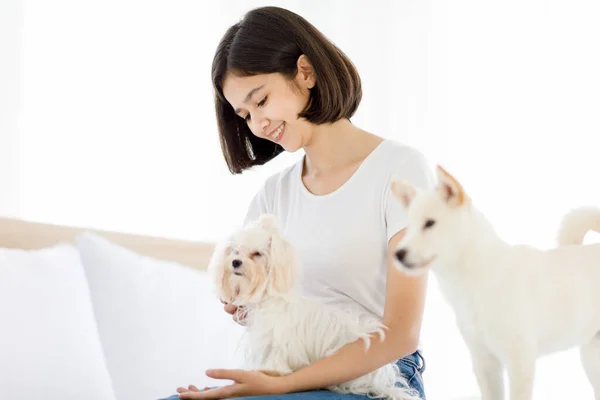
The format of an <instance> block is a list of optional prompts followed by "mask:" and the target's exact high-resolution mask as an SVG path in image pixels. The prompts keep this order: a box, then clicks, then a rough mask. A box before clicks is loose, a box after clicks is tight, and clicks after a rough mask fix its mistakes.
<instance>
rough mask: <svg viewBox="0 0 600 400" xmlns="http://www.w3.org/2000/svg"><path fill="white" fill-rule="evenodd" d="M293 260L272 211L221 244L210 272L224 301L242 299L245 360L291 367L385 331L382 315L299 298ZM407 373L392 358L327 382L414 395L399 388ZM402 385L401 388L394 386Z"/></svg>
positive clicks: (399, 399) (260, 366)
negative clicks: (362, 373) (354, 376)
mask: <svg viewBox="0 0 600 400" xmlns="http://www.w3.org/2000/svg"><path fill="white" fill-rule="evenodd" d="M299 269H300V267H299V261H298V258H297V256H296V253H295V249H294V247H293V246H292V245H291V244H290V243H289V242H288V241H287V240H286V239H285V238H284V236H283V235H282V233H281V232H280V229H279V226H278V222H277V220H276V219H275V217H273V216H271V215H263V216H261V217H259V218H258V219H257V220H256V221H253V222H250V223H249V224H247V225H246V226H244V227H242V228H240V229H239V230H237V231H235V232H234V233H233V234H232V235H231V236H230V237H229V238H228V239H227V240H225V241H224V242H222V243H220V244H219V245H218V247H217V249H216V250H215V253H214V255H213V258H212V260H211V263H210V266H209V271H210V273H211V274H212V276H213V278H214V283H215V286H216V288H217V291H218V294H219V296H220V297H221V299H222V300H225V301H227V302H230V303H232V304H235V305H237V306H238V307H240V306H243V307H244V309H245V312H246V313H247V314H246V316H245V325H246V327H247V333H246V339H247V343H245V345H246V351H247V355H246V363H247V364H248V365H247V367H248V368H251V369H256V370H262V371H269V372H271V373H273V372H274V373H277V374H280V375H285V374H289V373H291V372H293V371H296V370H298V369H301V368H303V367H306V366H308V365H309V364H312V363H314V362H315V361H317V360H319V359H322V358H324V357H327V356H329V355H331V354H332V353H334V352H335V351H336V350H338V349H339V348H341V347H343V346H344V345H345V344H347V343H350V342H353V341H356V340H358V339H362V340H364V342H365V346H367V347H368V346H369V344H370V340H371V337H370V334H371V333H374V332H378V334H379V335H380V337H381V339H383V337H384V330H385V326H384V325H382V323H381V320H380V319H378V318H376V317H374V316H372V315H370V314H368V313H367V312H365V311H361V310H360V309H359V308H358V307H357V308H356V309H353V310H342V309H339V308H336V307H334V306H331V305H327V304H323V303H322V302H319V301H317V300H313V299H310V298H305V297H302V296H301V295H300V294H299V291H298V287H297V284H298V280H299ZM406 383H407V382H406V379H405V377H403V376H402V375H401V374H400V372H399V369H398V367H397V366H396V365H395V364H389V365H385V366H383V367H381V368H379V369H377V370H375V371H373V372H371V373H369V374H367V375H365V376H362V377H360V378H358V379H354V380H352V381H349V382H345V383H343V384H341V385H336V386H333V387H328V388H327V389H329V390H331V391H335V392H340V393H356V394H367V395H369V396H372V397H383V398H388V399H395V400H411V399H415V400H416V399H419V396H418V393H417V392H416V391H413V390H409V389H405V387H406ZM396 384H403V385H404V387H402V388H401V387H397V386H396Z"/></svg>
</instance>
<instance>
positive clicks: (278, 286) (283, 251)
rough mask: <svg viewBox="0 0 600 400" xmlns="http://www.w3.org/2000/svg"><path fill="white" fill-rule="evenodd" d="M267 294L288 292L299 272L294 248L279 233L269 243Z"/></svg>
mask: <svg viewBox="0 0 600 400" xmlns="http://www.w3.org/2000/svg"><path fill="white" fill-rule="evenodd" d="M269 253H270V254H269V266H268V268H269V270H268V278H267V279H268V283H267V292H268V293H269V294H270V295H275V294H284V293H287V292H289V291H290V290H291V289H292V287H293V286H294V284H295V283H296V279H297V276H298V272H299V270H300V266H299V264H298V263H299V261H298V257H297V255H296V250H295V248H294V246H292V244H291V243H290V242H288V241H287V239H286V238H285V237H284V236H283V235H282V234H281V233H279V232H273V234H272V235H271V241H270V251H269Z"/></svg>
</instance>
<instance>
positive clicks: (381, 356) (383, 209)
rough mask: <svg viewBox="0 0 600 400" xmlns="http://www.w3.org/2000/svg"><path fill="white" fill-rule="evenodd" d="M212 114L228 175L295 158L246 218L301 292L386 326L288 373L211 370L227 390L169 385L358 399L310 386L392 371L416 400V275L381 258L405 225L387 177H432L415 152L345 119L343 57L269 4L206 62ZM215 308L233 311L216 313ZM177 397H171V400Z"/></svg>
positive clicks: (203, 395) (419, 181) (427, 180)
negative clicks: (297, 269) (280, 255)
mask: <svg viewBox="0 0 600 400" xmlns="http://www.w3.org/2000/svg"><path fill="white" fill-rule="evenodd" d="M212 79H213V84H214V88H215V93H216V97H215V103H216V113H217V120H218V126H219V133H220V138H221V144H222V149H223V154H224V156H225V160H226V162H227V164H228V166H229V169H230V170H231V172H232V173H241V172H243V171H244V170H246V169H248V168H250V167H253V166H257V165H262V164H264V163H266V162H268V161H269V160H271V159H273V158H274V157H276V156H277V155H278V154H280V153H281V152H282V151H289V152H295V151H298V150H303V151H304V157H303V158H302V159H301V160H300V161H299V162H298V163H296V164H294V165H292V166H290V167H288V168H286V169H284V170H283V171H281V172H279V173H277V174H275V175H273V176H271V177H270V178H269V179H268V180H267V181H266V182H265V184H264V185H263V187H262V188H261V189H260V190H259V191H258V193H257V194H256V196H255V198H254V200H253V201H252V203H251V204H250V207H249V210H248V214H247V219H248V220H250V219H254V218H256V217H257V216H258V215H259V214H261V213H272V214H275V215H276V216H277V217H278V218H279V220H280V222H281V224H282V228H283V229H284V232H285V234H286V236H287V237H288V238H289V239H290V240H291V241H292V242H293V243H294V245H295V246H296V247H297V248H298V251H299V254H300V256H301V259H302V264H303V267H304V270H303V275H304V279H303V289H304V291H305V293H307V294H309V295H313V296H316V297H318V298H320V299H322V300H323V301H326V302H332V303H334V304H339V305H340V306H344V305H345V304H349V303H353V304H359V305H360V306H362V307H364V308H365V309H367V310H369V311H370V312H372V313H373V314H375V315H377V316H379V317H381V318H382V319H383V322H384V323H385V324H386V325H387V326H388V327H389V328H390V331H389V333H388V334H387V337H386V339H385V340H384V341H382V342H379V341H373V344H372V346H371V348H370V349H369V350H368V351H366V352H365V350H364V347H363V345H362V343H360V342H354V343H349V344H348V345H346V346H345V347H343V348H342V349H341V350H339V351H338V352H337V353H335V354H333V355H332V356H330V357H328V358H326V359H323V360H320V361H318V362H316V363H314V364H312V365H310V366H308V367H306V368H304V369H302V370H300V371H297V372H295V373H293V374H291V375H287V376H277V377H276V376H268V375H265V374H263V373H261V372H258V371H241V370H212V371H208V372H207V374H208V375H209V376H210V377H213V378H216V379H228V380H233V381H234V382H233V384H231V385H225V386H222V387H219V388H214V389H209V390H202V391H201V390H199V389H198V388H196V387H195V386H193V385H191V386H189V387H188V388H178V389H177V391H178V392H179V398H182V399H219V398H227V397H246V396H268V400H273V399H278V398H280V397H281V398H283V397H285V398H286V399H287V398H289V399H290V400H292V399H291V397H296V398H298V397H302V400H304V398H305V397H306V398H328V399H332V400H338V399H339V400H346V399H348V400H352V398H353V397H354V398H356V399H363V400H364V399H365V397H364V396H358V395H357V396H354V395H343V394H337V393H333V392H329V391H326V390H320V388H323V387H326V386H328V385H332V384H336V383H341V382H345V381H348V380H351V379H354V378H357V377H359V376H361V375H364V374H366V373H368V372H370V371H372V370H374V369H376V368H378V367H380V366H382V365H384V364H385V363H392V362H396V363H397V364H398V366H399V367H400V369H401V370H402V372H403V373H404V374H405V375H406V376H407V378H408V379H409V384H410V386H411V387H413V388H415V389H417V390H418V391H419V392H420V393H421V395H422V397H423V399H425V393H424V389H423V381H422V376H421V374H422V372H423V370H424V359H423V357H422V355H421V352H420V350H419V335H420V328H421V320H422V315H423V310H424V303H425V292H426V284H427V277H426V276H423V277H418V278H417V277H409V276H406V275H404V274H403V273H402V272H399V271H397V270H396V269H395V267H394V265H393V259H392V256H391V255H392V254H393V252H394V248H395V246H396V244H397V243H398V241H399V240H400V238H401V237H402V235H403V228H404V225H405V223H406V216H405V214H404V212H403V210H402V208H401V205H400V203H399V202H398V201H397V200H396V199H394V198H393V196H392V195H391V193H390V182H391V180H392V179H407V180H409V181H411V182H412V183H413V184H415V185H417V186H420V187H423V188H427V187H430V186H431V185H433V184H434V177H433V174H432V171H431V169H430V167H429V165H428V163H427V161H426V159H425V158H424V157H423V155H422V154H421V153H420V152H418V151H416V150H415V149H413V148H411V147H408V146H405V145H402V144H400V143H397V142H394V141H392V140H386V139H383V138H381V137H379V136H376V135H374V134H372V133H369V132H366V131H364V130H362V129H360V128H359V127H357V126H355V125H353V124H352V122H350V118H351V117H352V115H353V114H354V113H355V111H356V109H357V107H358V105H359V103H360V100H361V95H362V91H361V82H360V78H359V75H358V73H357V71H356V69H355V67H354V65H353V64H352V62H351V61H350V60H349V59H348V58H347V57H346V55H345V54H344V53H343V52H342V51H341V50H340V49H338V48H337V47H336V46H334V45H333V44H332V43H331V42H330V41H329V40H327V38H325V37H324V36H323V34H322V33H320V32H319V31H318V30H317V29H316V28H315V27H313V26H312V25H311V24H310V23H309V22H307V21H306V20H305V19H303V18H302V17H300V16H298V15H296V14H294V13H292V12H290V11H287V10H285V9H281V8H277V7H264V8H258V9H255V10H252V11H250V12H249V13H248V14H246V15H245V17H244V18H243V20H242V21H241V22H239V23H236V24H235V25H233V26H231V27H230V28H229V29H228V30H227V32H226V33H225V35H224V37H223V38H222V40H221V42H220V44H219V46H218V48H217V51H216V54H215V57H214V61H213V69H212ZM225 311H227V312H228V313H230V314H232V315H233V314H234V313H235V311H236V310H235V307H233V306H231V305H228V304H226V305H225ZM174 398H177V395H175V396H174Z"/></svg>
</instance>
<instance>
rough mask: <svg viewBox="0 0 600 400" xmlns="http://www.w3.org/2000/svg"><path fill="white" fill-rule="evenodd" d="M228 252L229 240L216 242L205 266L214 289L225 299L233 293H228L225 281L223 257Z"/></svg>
mask: <svg viewBox="0 0 600 400" xmlns="http://www.w3.org/2000/svg"><path fill="white" fill-rule="evenodd" d="M230 252H231V247H230V245H229V242H221V243H218V244H217V245H216V246H215V249H214V251H213V253H212V256H211V259H210V261H209V263H208V267H207V273H208V275H209V276H210V278H211V281H212V283H213V288H214V291H215V292H216V293H217V294H218V296H219V297H220V298H221V299H222V300H225V301H230V300H231V297H232V295H233V293H229V286H228V285H227V284H226V282H225V258H226V257H227V256H228V255H229V253H230Z"/></svg>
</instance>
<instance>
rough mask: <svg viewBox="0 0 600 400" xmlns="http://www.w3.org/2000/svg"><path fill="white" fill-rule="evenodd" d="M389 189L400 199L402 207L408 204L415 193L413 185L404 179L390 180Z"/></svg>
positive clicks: (406, 206)
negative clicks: (390, 185)
mask: <svg viewBox="0 0 600 400" xmlns="http://www.w3.org/2000/svg"><path fill="white" fill-rule="evenodd" d="M391 189H392V193H393V194H394V196H395V197H396V198H397V199H398V200H400V203H402V205H403V206H404V208H408V206H410V203H411V202H412V200H413V199H414V198H415V195H416V194H417V191H416V189H415V187H414V186H413V185H411V184H410V183H409V182H408V181H405V180H394V181H392V187H391Z"/></svg>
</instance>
